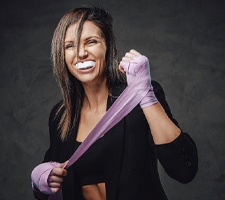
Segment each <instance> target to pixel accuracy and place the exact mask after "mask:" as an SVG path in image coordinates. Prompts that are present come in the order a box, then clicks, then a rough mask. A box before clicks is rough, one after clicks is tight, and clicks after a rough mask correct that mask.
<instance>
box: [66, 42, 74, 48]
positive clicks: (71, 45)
mask: <svg viewBox="0 0 225 200" xmlns="http://www.w3.org/2000/svg"><path fill="white" fill-rule="evenodd" d="M73 48H74V44H73V43H69V44H66V45H65V49H73Z"/></svg>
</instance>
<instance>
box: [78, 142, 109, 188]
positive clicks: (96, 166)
mask: <svg viewBox="0 0 225 200" xmlns="http://www.w3.org/2000/svg"><path fill="white" fill-rule="evenodd" d="M102 142H103V141H102V138H101V139H99V140H98V141H96V142H95V143H94V144H93V145H92V146H91V147H90V148H89V149H88V150H87V151H86V152H85V153H84V154H83V155H82V156H81V157H80V158H79V159H78V160H77V162H75V163H74V170H75V171H76V174H77V175H78V177H79V179H80V183H81V186H84V185H91V184H97V183H102V182H105V181H104V180H105V179H104V166H103V165H104V157H105V155H104V150H103V144H102ZM80 144H81V142H78V141H75V146H74V150H76V149H77V148H78V147H79V145H80Z"/></svg>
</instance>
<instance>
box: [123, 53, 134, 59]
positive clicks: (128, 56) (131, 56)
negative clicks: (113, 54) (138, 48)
mask: <svg viewBox="0 0 225 200" xmlns="http://www.w3.org/2000/svg"><path fill="white" fill-rule="evenodd" d="M124 57H126V58H128V59H129V58H130V59H133V57H135V54H133V53H131V52H127V53H126V54H125V56H124Z"/></svg>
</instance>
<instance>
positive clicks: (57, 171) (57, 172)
mask: <svg viewBox="0 0 225 200" xmlns="http://www.w3.org/2000/svg"><path fill="white" fill-rule="evenodd" d="M67 162H68V161H66V162H64V163H61V164H59V165H58V166H57V167H55V168H53V169H52V171H51V173H50V174H49V177H48V186H49V187H50V188H51V189H52V191H54V192H55V193H56V192H58V191H59V189H60V188H61V186H62V182H63V179H64V177H65V176H66V175H67V171H66V170H65V169H64V166H65V165H66V163H67Z"/></svg>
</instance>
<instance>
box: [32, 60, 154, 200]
mask: <svg viewBox="0 0 225 200" xmlns="http://www.w3.org/2000/svg"><path fill="white" fill-rule="evenodd" d="M147 62H148V59H147V58H146V57H145V56H138V57H136V58H135V59H134V60H132V61H131V62H124V61H123V62H121V66H122V67H123V68H124V70H125V71H126V75H127V81H128V87H126V88H125V90H124V91H123V92H122V93H121V95H120V96H119V98H118V99H117V100H116V101H115V102H114V104H113V105H112V106H111V107H110V108H109V110H108V111H107V112H106V114H105V115H104V116H103V118H102V119H101V120H100V121H99V122H98V124H97V125H96V126H95V127H94V129H93V130H92V131H91V132H90V134H89V135H88V136H87V138H86V139H85V140H84V141H83V142H82V143H81V145H80V146H79V147H78V149H77V150H76V151H75V152H74V154H73V155H72V156H71V158H70V159H69V160H68V162H67V164H66V166H65V169H67V168H69V167H70V166H71V165H72V164H73V163H74V162H76V161H77V160H78V159H79V158H80V157H81V156H82V154H83V153H84V152H85V151H86V150H87V149H88V148H89V147H90V146H91V145H92V144H93V143H94V142H95V141H96V140H98V139H99V138H100V137H102V136H103V135H104V134H105V133H106V132H107V131H108V130H110V129H111V128H112V127H113V126H114V125H115V124H117V123H118V122H119V121H120V120H121V119H122V118H123V117H125V116H126V115H127V114H128V113H129V112H130V111H131V110H132V109H133V108H134V107H135V106H136V105H137V104H138V103H140V102H142V101H143V102H142V104H141V105H143V106H144V107H146V106H147V105H148V106H149V105H153V104H154V103H157V102H158V101H157V99H156V97H155V95H154V92H153V88H152V86H151V80H150V74H149V72H148V70H149V69H147V67H148V64H147ZM55 167H57V164H56V163H54V164H53V162H49V163H43V164H40V165H38V166H37V167H36V168H35V169H34V170H33V172H32V176H31V178H32V182H33V185H34V186H35V187H37V188H38V189H39V190H40V191H41V192H43V193H45V194H49V195H50V196H49V200H53V199H54V200H56V199H57V200H62V190H60V191H59V192H57V193H55V194H54V192H53V190H52V189H51V188H49V186H48V181H47V179H48V176H49V175H50V173H51V170H52V169H53V168H55Z"/></svg>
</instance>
